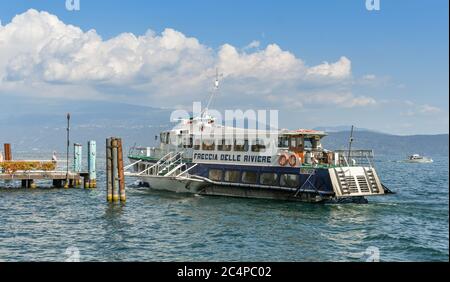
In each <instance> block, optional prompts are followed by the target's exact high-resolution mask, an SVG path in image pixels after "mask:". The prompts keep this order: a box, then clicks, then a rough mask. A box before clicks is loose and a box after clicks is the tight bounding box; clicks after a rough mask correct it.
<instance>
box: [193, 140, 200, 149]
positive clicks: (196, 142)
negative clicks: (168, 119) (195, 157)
mask: <svg viewBox="0 0 450 282" xmlns="http://www.w3.org/2000/svg"><path fill="white" fill-rule="evenodd" d="M194 150H200V139H195V140H194Z"/></svg>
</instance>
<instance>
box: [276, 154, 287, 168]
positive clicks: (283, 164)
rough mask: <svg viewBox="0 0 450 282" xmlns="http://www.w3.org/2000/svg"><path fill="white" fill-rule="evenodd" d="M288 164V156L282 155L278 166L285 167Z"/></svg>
mask: <svg viewBox="0 0 450 282" xmlns="http://www.w3.org/2000/svg"><path fill="white" fill-rule="evenodd" d="M287 162H288V157H287V155H286V154H282V155H281V156H280V158H278V164H279V165H281V166H285V165H286V164H287Z"/></svg>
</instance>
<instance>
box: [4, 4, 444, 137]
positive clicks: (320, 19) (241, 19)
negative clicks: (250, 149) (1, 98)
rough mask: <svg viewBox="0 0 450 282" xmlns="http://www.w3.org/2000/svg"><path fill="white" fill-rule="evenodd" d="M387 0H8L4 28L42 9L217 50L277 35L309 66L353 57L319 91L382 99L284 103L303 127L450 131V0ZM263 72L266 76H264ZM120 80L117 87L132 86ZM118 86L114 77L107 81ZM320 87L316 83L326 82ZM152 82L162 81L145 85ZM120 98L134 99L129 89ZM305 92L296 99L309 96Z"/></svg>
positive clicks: (102, 31) (101, 31)
mask: <svg viewBox="0 0 450 282" xmlns="http://www.w3.org/2000/svg"><path fill="white" fill-rule="evenodd" d="M380 2H381V10H380V11H368V10H366V8H365V0H352V1H337V0H336V1H332V0H329V1H325V0H323V1H322V0H321V1H265V0H259V1H255V0H247V1H231V0H230V1H200V0H197V1H195V0H193V1H138V0H129V1H114V0H103V1H87V0H81V1H80V3H81V9H80V11H67V10H66V9H65V0H52V1H44V0H23V1H20V0H19V1H2V2H1V3H0V19H1V21H2V25H3V26H5V25H6V24H8V23H10V22H11V20H12V18H13V17H14V16H16V15H17V14H22V13H24V12H26V11H27V10H28V9H30V8H33V9H36V10H38V11H47V12H48V13H50V14H52V15H56V16H57V17H58V18H59V19H60V20H61V21H62V22H63V23H64V24H71V25H74V26H77V27H80V28H81V29H82V30H83V32H86V31H88V30H90V29H95V31H96V33H97V34H98V35H99V36H101V37H102V39H103V40H105V41H106V40H108V39H112V38H115V37H116V36H118V35H119V34H121V33H124V32H130V33H133V34H135V35H144V34H145V33H146V31H147V30H148V29H151V30H153V31H154V32H155V33H156V34H160V33H161V32H163V31H164V30H165V29H166V28H171V29H174V30H176V31H178V32H181V33H182V34H184V35H185V36H186V37H192V38H195V39H197V40H198V41H199V42H200V43H201V44H202V45H205V46H207V47H208V48H210V49H211V50H213V51H212V52H215V53H220V49H221V48H222V46H223V45H224V44H229V45H231V46H234V47H235V48H236V49H238V50H245V46H247V45H248V44H249V43H250V42H252V41H257V42H259V44H258V45H257V47H256V49H255V50H252V51H242V52H248V53H250V52H255V53H256V52H258V51H261V50H265V48H266V46H267V45H268V44H272V43H274V44H276V45H277V46H279V48H281V50H283V51H286V52H289V53H291V54H293V55H294V56H295V57H296V58H298V59H301V60H302V62H303V63H304V64H305V65H307V66H309V67H314V66H317V65H320V64H322V63H323V62H324V61H327V62H329V63H330V64H331V63H334V62H337V61H339V59H340V58H341V57H342V56H344V57H346V58H348V59H349V60H350V61H351V73H350V74H349V75H348V77H351V78H347V79H346V81H345V83H341V82H339V83H336V82H333V83H332V86H326V87H324V86H323V85H321V86H320V90H317V91H316V90H315V91H313V92H311V93H310V95H315V93H323V92H324V91H325V90H324V89H326V91H341V90H343V89H344V88H345V90H343V91H344V92H345V93H349V92H351V95H352V97H359V96H361V97H365V98H370V99H373V100H374V101H375V102H376V103H375V102H374V103H368V104H374V105H371V106H368V107H357V106H355V107H346V106H344V107H343V108H341V110H337V109H336V107H335V106H333V105H331V106H330V105H325V106H323V107H321V105H320V103H318V102H316V100H314V102H311V105H308V103H306V104H305V103H302V104H304V105H302V106H301V107H302V109H301V110H294V109H292V108H289V107H286V108H283V105H279V106H277V107H280V109H281V110H284V112H286V113H291V112H292V113H294V114H295V115H296V116H298V119H296V120H297V122H296V123H297V124H298V123H299V121H298V120H303V121H304V122H305V123H306V124H305V125H304V126H318V125H328V124H330V125H333V123H334V125H339V124H350V123H352V117H353V118H354V117H355V116H357V117H358V119H359V120H360V123H361V127H369V128H374V129H378V130H381V131H386V132H392V133H401V134H412V133H440V132H448V97H449V86H448V85H449V84H448V75H449V69H448V61H449V58H448V54H449V52H448V50H449V49H448V47H449V46H448V42H449V40H448V8H449V7H448V1H444V0H442V1H438V0H435V1H418V0H416V1H415V0H409V1H407V0H403V1H401V0H398V1H387V0H381V1H380ZM214 56H216V55H213V57H214ZM260 79H261V80H263V81H264V83H266V82H267V80H265V79H264V77H262V78H260ZM236 81H238V82H240V83H241V84H242V83H243V82H245V81H248V80H236V79H235V80H233V83H238V82H236ZM0 83H1V82H0ZM224 83H226V81H225V82H224ZM290 83H291V82H290ZM275 84H276V83H275ZM277 85H278V84H277ZM327 85H328V84H327ZM115 86H117V89H123V87H124V86H123V85H115ZM111 87H112V86H110V85H109V86H108V89H111ZM311 87H312V88H314V87H317V83H313V85H312V86H311ZM98 88H99V87H98V86H97V87H96V89H98ZM9 89H10V88H9ZM152 89H154V87H153V86H152V87H149V88H146V89H145V91H146V92H149V91H152ZM239 89H240V88H238V87H234V88H233V87H232V88H231V89H229V90H230V91H238V90H239ZM274 89H275V90H277V91H279V92H278V93H277V94H276V95H290V94H289V92H290V91H292V89H296V90H298V89H301V91H302V93H305V94H302V95H309V94H308V93H309V92H307V91H306V90H305V87H304V84H302V85H301V87H300V86H296V87H294V88H290V89H284V88H279V87H278V86H277V87H275V88H274ZM275 90H274V91H275ZM0 91H1V90H0ZM136 91H137V90H136ZM138 92H139V91H138ZM344 92H342V93H344ZM0 93H1V92H0ZM0 95H1V94H0ZM180 95H181V94H180ZM273 95H275V94H273ZM273 95H272V94H271V96H270V97H272V96H273ZM349 95H350V94H349ZM120 97H122V98H124V102H129V101H127V97H124V96H123V95H122V96H120ZM283 97H284V96H283ZM299 97H304V96H299ZM299 97H296V98H295V99H301V98H299ZM324 97H326V96H325V94H324ZM322 100H323V99H321V101H322ZM149 101H153V100H151V99H150V100H149ZM219 101H220V100H219ZM245 101H247V100H246V99H243V102H245ZM248 101H253V102H249V107H259V106H261V107H267V106H268V104H264V103H261V104H260V105H259V104H258V103H256V102H254V100H248ZM287 101H288V100H287ZM375 104H376V105H375ZM269 105H270V104H269ZM161 106H167V105H161ZM240 107H241V108H245V107H246V105H245V104H244V105H240ZM299 107H300V106H299ZM327 107H329V108H330V109H329V110H327V109H328V108H327ZM312 116H313V118H311V117H312ZM320 116H322V118H320ZM291 117H292V115H291V114H289V115H288V117H281V120H282V121H284V122H286V124H288V125H289V126H291V125H292V126H294V123H293V122H292V121H291Z"/></svg>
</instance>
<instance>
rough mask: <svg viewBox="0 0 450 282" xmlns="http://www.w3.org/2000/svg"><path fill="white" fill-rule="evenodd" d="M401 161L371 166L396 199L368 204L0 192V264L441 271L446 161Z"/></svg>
mask: <svg viewBox="0 0 450 282" xmlns="http://www.w3.org/2000/svg"><path fill="white" fill-rule="evenodd" d="M47 155H48V154H47ZM50 155H51V154H50ZM28 157H29V156H28ZM47 157H48V156H47ZM401 158H402V156H399V157H397V158H393V157H390V158H381V159H379V161H378V162H377V164H376V166H377V170H378V173H379V175H380V176H381V178H382V181H383V183H385V185H387V186H388V187H389V188H391V190H393V191H395V192H397V194H395V195H390V196H385V197H372V198H369V204H333V205H331V204H328V205H324V204H305V203H293V202H283V201H270V200H257V199H237V198H225V197H204V196H185V195H178V194H175V193H170V192H155V191H150V190H148V189H147V188H137V187H134V186H133V185H132V183H133V180H129V185H127V202H126V204H125V205H123V204H120V203H116V204H110V203H107V202H106V200H105V186H104V182H105V181H104V172H103V171H101V170H100V171H99V172H98V188H97V189H95V190H84V189H51V188H45V187H44V188H39V189H36V190H27V189H21V188H11V187H8V185H7V184H4V183H0V186H3V188H1V189H0V261H65V260H74V259H75V260H77V259H78V258H79V260H81V261H365V260H366V259H368V258H369V256H371V257H374V256H379V258H380V260H381V261H448V260H449V229H448V226H449V222H448V219H449V202H448V201H449V194H448V193H449V182H448V172H449V170H448V156H445V157H439V156H434V157H433V158H434V160H435V162H434V163H432V164H406V163H402V162H398V161H396V160H399V159H401ZM98 161H99V167H100V168H103V164H102V160H101V159H99V160H98ZM5 186H6V187H5ZM371 254H372V255H371Z"/></svg>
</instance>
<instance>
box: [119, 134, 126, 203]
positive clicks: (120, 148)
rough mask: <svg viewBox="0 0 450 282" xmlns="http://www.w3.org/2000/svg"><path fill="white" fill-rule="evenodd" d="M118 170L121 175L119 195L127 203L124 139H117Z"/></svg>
mask: <svg viewBox="0 0 450 282" xmlns="http://www.w3.org/2000/svg"><path fill="white" fill-rule="evenodd" d="M117 163H118V164H117V170H118V175H119V194H120V201H121V202H125V201H126V200H127V197H126V194H125V174H124V170H123V150H122V139H120V138H117Z"/></svg>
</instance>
